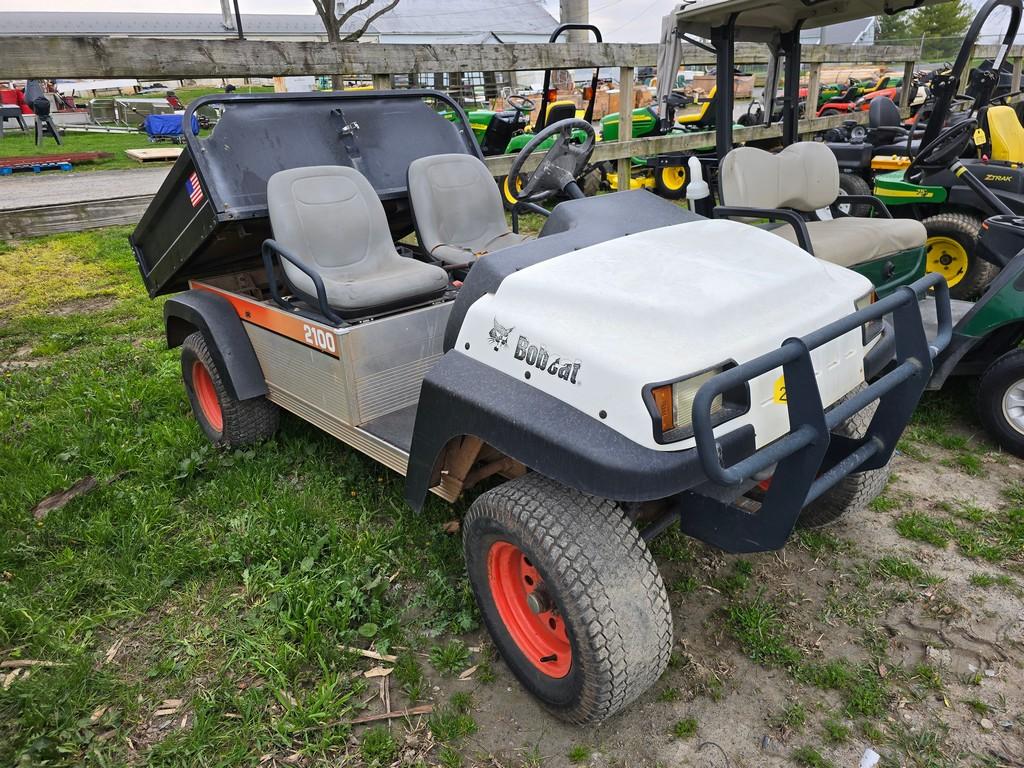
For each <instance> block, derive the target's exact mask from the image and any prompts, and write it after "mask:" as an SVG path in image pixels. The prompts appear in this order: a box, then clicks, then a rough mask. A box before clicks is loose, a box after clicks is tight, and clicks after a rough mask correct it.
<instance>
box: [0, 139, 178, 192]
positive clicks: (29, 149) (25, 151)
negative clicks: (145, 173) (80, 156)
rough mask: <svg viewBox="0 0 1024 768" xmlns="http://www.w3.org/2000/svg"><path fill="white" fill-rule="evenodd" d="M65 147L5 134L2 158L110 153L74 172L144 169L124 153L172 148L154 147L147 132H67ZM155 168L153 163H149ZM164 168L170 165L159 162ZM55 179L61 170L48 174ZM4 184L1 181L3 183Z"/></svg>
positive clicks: (0, 148) (0, 150)
mask: <svg viewBox="0 0 1024 768" xmlns="http://www.w3.org/2000/svg"><path fill="white" fill-rule="evenodd" d="M61 141H62V142H63V144H62V145H61V146H59V147H58V146H57V144H56V142H54V141H53V139H48V140H46V141H44V142H43V143H42V144H40V145H39V146H36V144H35V139H34V134H33V133H31V131H30V132H29V133H24V134H23V133H21V132H20V131H17V132H14V131H4V137H3V139H0V157H24V156H26V155H59V154H61V153H68V152H109V153H111V154H112V155H113V156H112V157H107V158H101V159H99V160H95V161H93V162H89V163H75V164H74V169H75V171H96V170H106V171H109V170H113V169H116V168H141V167H143V164H142V163H139V162H137V161H135V160H132V159H131V158H130V157H128V156H127V155H126V154H125V153H124V151H125V150H126V149H148V148H151V147H155V146H171V145H170V144H167V143H166V142H164V143H161V144H159V145H158V144H152V143H151V142H150V141H149V139H148V138H147V137H146V134H145V133H142V132H138V133H78V132H72V133H65V134H64V135H63V136H61ZM148 165H152V164H148ZM160 165H163V166H165V167H167V166H169V163H160ZM46 173H47V174H49V175H51V176H53V175H58V174H60V173H62V171H47V172H46ZM0 181H2V180H0Z"/></svg>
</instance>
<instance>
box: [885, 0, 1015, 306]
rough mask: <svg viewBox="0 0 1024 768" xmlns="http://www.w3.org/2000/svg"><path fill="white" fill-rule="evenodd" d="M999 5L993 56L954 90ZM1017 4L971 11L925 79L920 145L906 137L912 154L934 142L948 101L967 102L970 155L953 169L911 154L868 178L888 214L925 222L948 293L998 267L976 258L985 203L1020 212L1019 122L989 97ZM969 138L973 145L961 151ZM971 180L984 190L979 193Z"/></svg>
mask: <svg viewBox="0 0 1024 768" xmlns="http://www.w3.org/2000/svg"><path fill="white" fill-rule="evenodd" d="M1002 6H1005V7H1007V8H1009V9H1010V13H1009V14H1008V25H1007V28H1006V31H1005V34H1004V35H1003V43H1004V45H1003V46H1002V47H1001V48H1000V53H999V56H998V57H997V60H996V61H995V63H994V64H993V66H992V67H991V68H989V69H983V68H977V69H975V70H973V71H972V74H971V84H970V89H969V91H968V93H969V94H970V95H969V96H967V97H965V96H960V95H958V92H959V90H960V84H961V80H962V77H963V76H964V73H965V72H966V71H967V68H968V65H969V64H970V60H971V55H972V51H973V49H974V45H975V43H976V42H977V40H978V36H979V35H980V33H981V30H982V27H983V26H984V24H985V22H986V21H987V19H988V18H989V16H990V15H991V14H992V12H993V11H995V10H996V9H997V8H1000V7H1002ZM1022 10H1024V7H1022V2H1021V0H989V2H987V3H986V4H985V6H984V7H983V8H982V9H981V10H980V11H979V12H978V15H977V16H976V17H975V19H974V21H973V22H972V24H971V27H970V29H969V30H968V32H967V35H966V37H965V39H964V43H963V46H962V47H961V49H960V52H959V54H958V55H957V59H956V62H955V63H954V65H953V66H952V67H951V68H950V69H949V70H947V71H944V72H942V73H941V74H939V75H937V76H936V77H935V79H934V80H933V81H932V85H931V89H932V94H933V96H934V98H935V104H934V108H933V109H932V111H931V115H930V116H929V118H928V123H927V126H926V128H925V131H924V134H923V136H922V137H921V140H920V144H917V143H916V142H913V145H911V146H910V149H911V154H914V151H913V150H916V148H917V146H920V147H926V146H927V145H928V144H930V143H934V142H936V141H937V140H938V137H939V134H940V132H941V131H943V127H944V126H945V125H946V123H947V120H949V119H950V118H951V111H952V110H951V107H952V105H953V103H954V101H957V100H960V101H969V102H970V104H969V109H970V112H971V113H972V114H974V115H977V117H978V120H973V119H972V120H967V121H964V122H965V123H971V124H972V125H974V127H975V132H974V133H973V134H971V135H969V136H967V137H966V139H965V141H964V142H963V146H962V147H961V150H962V152H964V153H968V154H976V155H977V157H973V158H963V159H962V160H961V165H960V166H959V169H958V170H957V171H955V172H954V171H953V170H951V169H950V168H949V167H948V164H947V163H939V164H937V165H936V164H934V163H928V162H925V163H922V162H919V158H920V155H918V158H915V161H914V162H913V163H912V164H911V165H910V166H909V167H908V168H906V169H905V170H900V171H893V172H891V173H886V174H880V175H878V176H876V177H875V186H874V191H875V195H876V196H877V197H878V198H880V199H881V200H882V201H883V202H885V204H886V205H887V206H888V207H889V208H890V209H891V210H892V212H893V215H894V216H899V217H902V218H913V219H917V220H918V221H920V222H921V223H923V224H924V225H925V227H926V229H927V230H928V264H927V268H928V271H930V272H938V273H940V274H942V275H943V276H944V277H945V278H946V281H947V282H948V283H949V287H950V293H951V295H952V296H953V298H955V299H968V298H971V297H974V296H976V295H978V293H979V292H980V291H982V290H983V289H984V288H985V286H987V285H988V284H989V283H990V282H991V281H992V279H993V278H994V277H995V276H996V274H997V273H998V267H997V266H996V265H995V264H992V263H991V262H989V261H986V260H985V259H983V258H980V256H979V248H978V237H979V234H980V232H981V228H982V222H983V221H984V220H985V219H986V218H987V217H988V216H989V215H991V214H993V213H998V212H1000V211H999V209H996V208H995V207H994V206H993V205H992V204H991V203H990V201H992V200H997V199H998V200H999V201H1000V204H1001V205H1002V206H1003V207H1006V208H1008V209H1009V210H1011V211H1013V212H1015V213H1018V214H1019V213H1024V168H1022V167H1021V165H1020V163H1021V161H1024V128H1021V126H1020V122H1019V120H1018V119H1017V116H1016V113H1015V112H1014V110H1013V108H1012V107H1009V106H999V105H998V102H999V101H1000V100H1003V101H1005V100H1006V98H1007V97H1006V96H1003V97H1000V99H995V100H993V98H992V94H993V92H994V90H995V88H996V87H997V86H998V85H999V76H1000V74H999V73H1000V72H1001V70H1002V68H1003V64H1004V62H1005V60H1006V56H1007V54H1008V52H1009V46H1010V44H1011V43H1012V42H1013V41H1014V39H1015V38H1016V36H1017V31H1018V29H1019V27H1020V21H1021V15H1022ZM979 121H980V127H979ZM949 135H951V134H949ZM972 144H973V148H974V151H973V152H968V150H969V148H970V146H971V145H972ZM914 145H916V146H914ZM968 173H969V174H970V179H971V181H970V182H969V181H968V176H967V174H968ZM974 181H976V182H977V183H978V184H980V185H981V186H982V187H984V188H986V189H987V190H988V191H989V192H990V193H991V194H989V195H987V196H981V195H979V194H978V192H977V190H976V189H975V185H974V183H973V182H974Z"/></svg>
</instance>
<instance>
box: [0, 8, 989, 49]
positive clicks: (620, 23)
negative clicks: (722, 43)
mask: <svg viewBox="0 0 1024 768" xmlns="http://www.w3.org/2000/svg"><path fill="white" fill-rule="evenodd" d="M435 1H436V2H437V4H438V6H439V7H442V6H443V5H444V4H445V0H435ZM494 2H495V4H497V3H499V2H501V0H494ZM678 2H679V0H590V21H591V23H593V24H596V25H597V26H598V27H600V28H601V31H602V32H603V33H604V37H605V40H609V41H613V42H635V43H654V42H657V41H658V37H659V36H660V33H661V18H662V16H664V15H665V14H666V13H668V12H669V11H670V10H672V8H673V7H675V5H677V4H678ZM972 2H973V4H974V5H975V6H978V5H981V4H982V0H972ZM544 4H545V6H546V7H547V8H548V10H549V11H550V12H551V13H552V15H553V16H554V17H555V18H558V0H544ZM239 6H240V7H241V9H242V12H243V13H313V3H312V0H239ZM0 9H2V10H5V11H40V10H46V11H134V12H139V11H143V12H145V11H151V12H159V11H170V10H173V11H176V12H178V13H220V0H174V2H173V3H168V2H167V1H166V0H45V2H41V1H40V0H0ZM999 15H1000V13H999V11H997V12H996V14H994V17H993V18H992V19H990V22H994V23H995V24H989V25H988V26H994V25H999V19H997V18H995V17H996V16H999ZM1003 23H1005V22H1003ZM986 31H988V30H986ZM986 42H987V41H986Z"/></svg>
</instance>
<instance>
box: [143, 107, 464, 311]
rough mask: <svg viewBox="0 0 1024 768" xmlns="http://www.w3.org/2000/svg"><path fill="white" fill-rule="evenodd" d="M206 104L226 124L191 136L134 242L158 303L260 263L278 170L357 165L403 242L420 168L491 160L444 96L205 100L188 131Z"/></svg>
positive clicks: (409, 227)
mask: <svg viewBox="0 0 1024 768" xmlns="http://www.w3.org/2000/svg"><path fill="white" fill-rule="evenodd" d="M202 107H207V108H210V107H212V108H214V109H216V110H217V111H218V112H219V113H220V119H219V121H218V122H217V124H216V126H215V127H214V129H213V131H212V133H210V135H209V136H205V137H199V136H193V135H191V133H188V132H186V144H185V150H184V151H183V152H182V153H181V157H179V158H178V160H177V161H176V162H175V163H174V166H173V167H172V168H171V171H170V173H169V174H168V175H167V178H166V179H165V180H164V183H163V184H162V185H161V187H160V190H159V191H158V192H157V194H156V196H155V197H154V198H153V202H152V203H150V205H149V208H148V209H147V210H146V213H145V214H144V215H143V217H142V220H141V221H140V222H139V225H138V226H137V227H136V228H135V231H134V232H133V233H132V235H131V243H132V249H133V250H134V251H135V258H136V260H137V261H138V263H139V269H140V270H141V272H142V279H143V281H144V282H145V283H146V288H147V290H148V291H149V294H150V296H157V295H159V294H163V293H173V292H175V291H180V290H182V289H184V288H186V287H187V286H188V281H189V279H191V278H199V277H209V276H212V275H218V274H225V273H228V272H235V271H241V270H244V269H249V268H255V267H257V266H259V264H260V263H261V262H260V245H261V244H262V243H263V240H264V239H266V238H268V237H270V236H271V232H270V221H269V219H268V217H267V181H268V180H269V179H270V177H271V176H273V175H274V174H275V173H277V172H278V171H281V170H285V169H288V168H301V167H306V166H312V165H347V166H350V167H353V168H355V169H356V170H358V171H360V172H361V173H362V174H363V175H364V176H366V178H367V179H369V181H370V184H372V185H373V188H374V189H375V190H376V191H377V194H378V195H379V196H380V199H381V201H382V202H383V203H384V209H385V211H386V212H387V215H388V221H389V223H390V226H391V231H392V234H393V236H394V237H395V238H396V239H397V238H400V237H403V236H405V235H407V234H408V233H409V232H411V231H412V215H411V213H410V211H409V201H408V189H407V186H406V174H407V172H408V169H409V164H410V163H411V162H412V161H413V160H415V159H417V158H419V157H425V156H429V155H439V154H446V153H468V154H473V155H476V156H477V157H481V158H482V155H481V154H480V148H479V146H478V145H477V143H476V140H475V139H474V138H473V132H472V130H471V129H470V127H469V122H468V120H467V119H466V115H465V113H464V112H463V111H462V110H461V109H460V108H459V106H458V105H457V104H456V103H455V102H454V101H452V100H451V99H450V98H449V97H448V96H446V95H445V94H443V93H439V92H436V91H423V90H407V91H340V92H334V93H325V94H317V93H308V94H307V93H304V94H287V93H282V94H259V95H227V94H226V95H223V96H206V97H203V98H201V99H197V100H196V101H194V102H192V104H190V105H189V108H188V110H187V112H186V115H185V125H188V124H189V121H190V118H191V114H192V113H193V112H195V111H196V110H197V109H199V108H202ZM339 236H343V233H340V232H339Z"/></svg>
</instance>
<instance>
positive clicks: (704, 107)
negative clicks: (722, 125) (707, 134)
mask: <svg viewBox="0 0 1024 768" xmlns="http://www.w3.org/2000/svg"><path fill="white" fill-rule="evenodd" d="M717 97H718V86H717V85H713V86H711V90H710V91H708V96H707V98H706V99H705V100H704V101H702V102H700V105H699V106H700V110H699V111H698V112H695V113H693V114H692V115H680V116H679V117H677V118H676V122H677V123H680V124H682V125H701V126H707V127H710V126H711V125H712V124H713V123H714V122H715V118H716V117H717V112H716V110H715V100H716V99H717Z"/></svg>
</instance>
